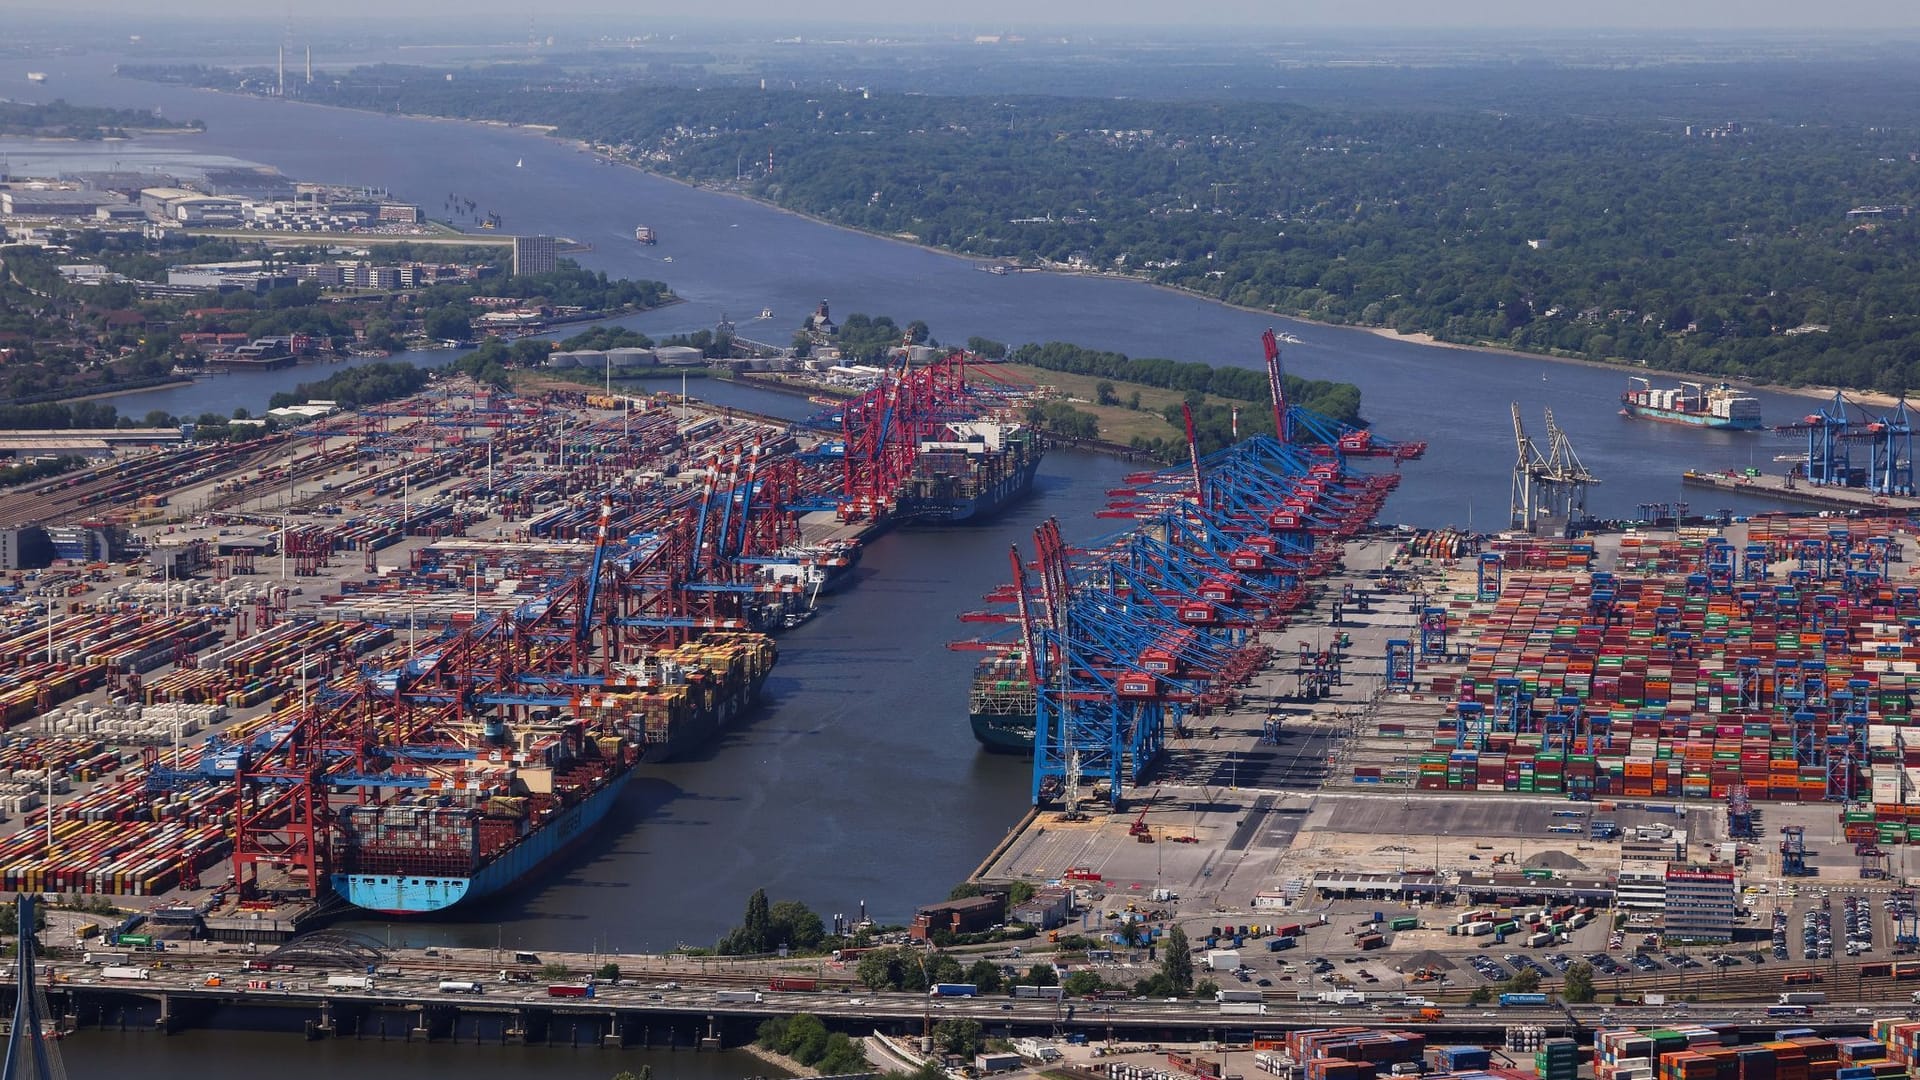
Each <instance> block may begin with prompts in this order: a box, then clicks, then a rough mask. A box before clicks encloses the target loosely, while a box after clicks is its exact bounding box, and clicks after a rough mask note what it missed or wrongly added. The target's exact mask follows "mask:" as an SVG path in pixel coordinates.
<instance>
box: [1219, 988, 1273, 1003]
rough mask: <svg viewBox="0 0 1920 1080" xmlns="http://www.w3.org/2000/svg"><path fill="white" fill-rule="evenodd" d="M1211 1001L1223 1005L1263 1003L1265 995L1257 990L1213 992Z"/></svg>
mask: <svg viewBox="0 0 1920 1080" xmlns="http://www.w3.org/2000/svg"><path fill="white" fill-rule="evenodd" d="M1213 1000H1215V1001H1218V1002H1221V1003H1223V1004H1224V1003H1225V1002H1229V1001H1265V1000H1266V995H1265V994H1264V993H1262V992H1260V991H1258V990H1215V991H1214V992H1213Z"/></svg>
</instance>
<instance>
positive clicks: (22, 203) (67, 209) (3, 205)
mask: <svg viewBox="0 0 1920 1080" xmlns="http://www.w3.org/2000/svg"><path fill="white" fill-rule="evenodd" d="M124 205H126V200H125V199H123V198H121V197H120V196H118V195H115V194H113V193H112V192H108V191H75V190H72V189H68V188H7V189H5V190H0V214H7V215H11V216H15V217H93V216H94V215H95V214H96V213H97V212H98V211H99V210H100V209H101V208H102V207H107V206H124Z"/></svg>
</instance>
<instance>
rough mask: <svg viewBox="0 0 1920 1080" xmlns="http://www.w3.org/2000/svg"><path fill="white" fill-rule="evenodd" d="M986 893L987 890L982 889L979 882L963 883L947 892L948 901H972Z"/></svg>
mask: <svg viewBox="0 0 1920 1080" xmlns="http://www.w3.org/2000/svg"><path fill="white" fill-rule="evenodd" d="M985 891H986V890H984V889H982V888H980V885H979V883H978V882H973V881H963V882H961V883H960V884H958V885H955V886H954V887H953V888H951V889H949V890H947V899H949V900H971V899H973V898H974V897H976V896H980V895H982V894H983V893H984V892H985Z"/></svg>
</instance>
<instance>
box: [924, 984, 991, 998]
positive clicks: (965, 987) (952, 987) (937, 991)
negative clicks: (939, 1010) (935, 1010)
mask: <svg viewBox="0 0 1920 1080" xmlns="http://www.w3.org/2000/svg"><path fill="white" fill-rule="evenodd" d="M979 995H980V988H979V987H978V986H975V985H974V984H972V983H934V984H933V989H931V990H929V991H927V996H929V997H978V996H979Z"/></svg>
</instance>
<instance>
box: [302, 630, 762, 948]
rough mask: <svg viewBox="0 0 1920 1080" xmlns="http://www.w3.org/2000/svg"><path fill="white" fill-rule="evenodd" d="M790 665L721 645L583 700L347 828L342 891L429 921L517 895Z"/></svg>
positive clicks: (664, 659) (731, 640) (673, 657)
mask: <svg viewBox="0 0 1920 1080" xmlns="http://www.w3.org/2000/svg"><path fill="white" fill-rule="evenodd" d="M777 659H778V653H777V651H776V650H775V648H774V644H773V642H772V640H771V639H769V638H767V637H765V636H763V635H760V634H749V633H718V634H711V635H708V636H707V637H705V638H702V639H700V640H698V641H695V642H691V643H688V644H685V645H680V646H676V647H673V648H669V649H664V650H661V651H659V652H656V653H654V654H653V655H652V656H650V657H649V658H648V660H647V662H646V664H645V665H643V666H642V667H641V669H640V670H635V671H630V672H626V673H625V679H626V681H627V682H628V683H629V686H628V687H626V688H623V689H628V690H629V692H625V693H617V692H610V693H605V694H597V695H592V696H590V697H588V698H583V699H582V702H581V708H580V709H579V710H578V711H579V712H580V715H578V716H559V717H556V718H554V719H553V720H551V721H548V722H545V723H536V724H533V725H531V726H529V727H528V728H526V729H525V730H515V731H499V732H492V733H491V738H492V741H493V742H494V743H495V744H496V745H495V746H494V747H493V748H492V749H489V750H486V751H484V752H482V753H480V754H479V755H477V757H476V760H475V761H474V762H473V767H472V768H471V769H469V770H467V771H466V773H465V775H464V776H461V777H458V778H457V779H449V780H446V781H440V780H435V781H433V782H432V786H431V787H429V788H428V789H427V790H425V791H418V790H415V791H412V792H409V793H407V794H403V795H400V796H397V797H395V798H393V799H390V800H388V801H386V802H382V803H378V804H374V805H368V806H354V807H349V808H347V809H345V810H343V811H342V812H341V814H340V831H341V838H342V840H343V847H342V852H343V854H342V867H341V869H340V871H339V872H337V873H335V874H334V875H333V887H334V891H335V892H336V893H338V894H339V895H340V896H341V897H342V898H344V899H345V900H346V901H347V902H348V903H351V904H353V905H355V906H357V907H362V908H366V909H369V910H372V911H378V912H382V913H385V914H389V915H423V914H429V913H433V912H438V911H444V910H446V909H448V908H451V907H454V906H455V905H459V904H472V903H474V902H475V901H479V900H482V899H485V898H486V897H489V896H493V895H496V894H499V893H502V892H506V891H508V890H510V889H512V888H513V887H514V886H516V885H518V884H520V883H521V882H523V881H526V880H527V879H529V878H530V877H532V876H533V875H535V874H537V873H538V872H539V871H540V870H541V868H542V867H544V866H546V865H547V864H549V863H550V862H552V861H553V860H554V859H555V858H556V857H558V856H559V855H561V854H563V853H564V852H565V851H566V850H567V849H568V848H570V847H571V846H572V845H573V844H574V843H576V842H577V841H579V840H581V839H582V838H584V837H585V836H587V835H588V834H589V833H591V832H592V831H593V829H594V827H595V826H597V825H599V824H600V822H601V821H602V820H604V819H605V818H606V816H607V812H608V811H609V810H610V809H612V807H613V805H614V803H615V802H617V801H618V800H619V798H620V793H621V792H622V791H623V790H625V788H626V785H627V782H628V781H629V780H630V779H631V778H632V775H633V767H634V766H635V765H636V764H638V763H640V762H641V761H646V762H659V761H667V760H671V759H672V758H674V757H675V756H677V755H680V754H684V753H686V752H687V751H688V750H690V749H692V748H694V747H695V746H697V745H699V744H701V743H703V742H705V741H707V740H708V739H710V738H712V737H713V736H714V735H715V734H716V733H718V732H719V731H720V730H721V729H722V728H724V727H726V726H727V724H729V723H731V722H732V721H733V720H734V719H735V718H736V717H738V716H739V715H740V714H741V713H742V712H745V711H746V710H748V709H750V708H752V707H753V705H754V704H755V703H756V702H757V701H758V700H759V696H760V691H761V688H762V687H763V686H764V685H765V683H766V679H767V675H768V673H769V672H771V671H772V670H773V665H774V662H775V661H776V660H777Z"/></svg>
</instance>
